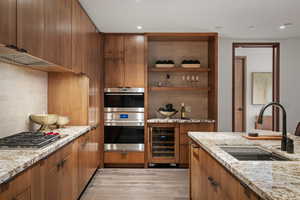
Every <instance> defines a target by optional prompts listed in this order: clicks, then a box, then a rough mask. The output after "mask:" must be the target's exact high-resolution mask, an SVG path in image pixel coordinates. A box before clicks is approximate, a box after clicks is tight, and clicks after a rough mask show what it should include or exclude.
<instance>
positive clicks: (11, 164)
mask: <svg viewBox="0 0 300 200" xmlns="http://www.w3.org/2000/svg"><path fill="white" fill-rule="evenodd" d="M92 127H93V126H70V127H67V128H63V129H57V130H55V132H59V133H61V134H62V136H63V137H62V138H61V139H59V140H57V141H55V142H54V143H52V144H50V145H48V146H46V147H44V148H41V149H34V150H32V149H9V150H2V149H0V184H2V183H4V182H6V181H9V180H10V179H11V178H13V177H14V176H15V175H17V174H19V173H20V172H22V171H24V170H26V169H27V168H29V167H30V166H32V165H33V164H35V163H37V162H38V161H39V160H41V159H43V158H45V157H47V156H48V155H50V154H51V153H53V152H55V151H56V150H58V149H59V148H61V147H62V146H64V145H66V144H67V143H69V142H71V141H73V140H74V139H76V138H78V137H79V136H81V135H83V134H84V133H86V132H88V131H89V130H91V128H92Z"/></svg>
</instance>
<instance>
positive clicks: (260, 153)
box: [220, 146, 290, 161]
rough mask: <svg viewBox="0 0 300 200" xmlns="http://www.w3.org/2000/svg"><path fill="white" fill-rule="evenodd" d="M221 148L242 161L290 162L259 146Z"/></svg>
mask: <svg viewBox="0 0 300 200" xmlns="http://www.w3.org/2000/svg"><path fill="white" fill-rule="evenodd" d="M220 148H221V149H222V150H224V151H225V152H227V153H228V154H230V155H231V156H233V157H234V158H236V159H238V160H240V161H290V160H289V159H288V158H286V157H283V156H281V155H278V154H275V153H273V152H269V151H266V150H264V149H262V148H261V147H259V146H220Z"/></svg>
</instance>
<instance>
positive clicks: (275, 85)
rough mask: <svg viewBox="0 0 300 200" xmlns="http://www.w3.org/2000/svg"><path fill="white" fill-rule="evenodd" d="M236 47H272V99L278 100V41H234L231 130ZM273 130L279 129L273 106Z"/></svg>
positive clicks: (276, 112) (276, 109) (277, 112)
mask: <svg viewBox="0 0 300 200" xmlns="http://www.w3.org/2000/svg"><path fill="white" fill-rule="evenodd" d="M237 48H272V49H273V55H272V57H273V64H272V65H273V66H272V68H273V70H272V72H273V99H272V100H273V101H275V102H280V43H279V42H254V43H252V42H237V43H236V42H234V43H233V44H232V131H233V132H235V130H234V120H235V114H234V94H235V91H234V78H235V77H234V70H235V51H236V49H237ZM272 116H273V131H279V109H278V108H274V107H273V113H272Z"/></svg>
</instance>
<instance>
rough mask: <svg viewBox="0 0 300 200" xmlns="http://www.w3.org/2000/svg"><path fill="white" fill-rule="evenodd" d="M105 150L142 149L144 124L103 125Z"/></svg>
mask: <svg viewBox="0 0 300 200" xmlns="http://www.w3.org/2000/svg"><path fill="white" fill-rule="evenodd" d="M104 143H105V144H104V147H105V151H144V126H118V125H113V126H105V127H104Z"/></svg>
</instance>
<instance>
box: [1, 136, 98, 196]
mask: <svg viewBox="0 0 300 200" xmlns="http://www.w3.org/2000/svg"><path fill="white" fill-rule="evenodd" d="M97 134H98V133H97V132H96V130H92V131H89V132H88V133H86V134H84V135H82V136H81V137H80V138H78V139H76V140H74V141H73V142H71V143H69V144H67V145H65V146H64V147H62V148H61V149H59V150H57V151H56V152H54V153H53V154H51V155H50V156H48V157H47V158H45V159H43V160H41V161H39V162H38V163H36V164H35V165H34V166H32V167H30V168H29V169H27V170H26V171H24V172H22V173H21V174H19V175H17V176H16V177H15V178H13V179H12V180H10V181H9V182H7V183H3V184H1V185H0V200H2V199H3V200H76V199H77V198H78V197H79V195H80V193H81V192H82V191H83V189H84V188H85V186H86V184H87V183H88V181H89V180H90V178H91V177H92V175H93V173H94V172H95V171H96V169H97V168H98V165H99V160H98V159H99V158H100V156H99V151H98V148H99V145H98V142H99V141H98V138H99V137H98V135H97Z"/></svg>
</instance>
